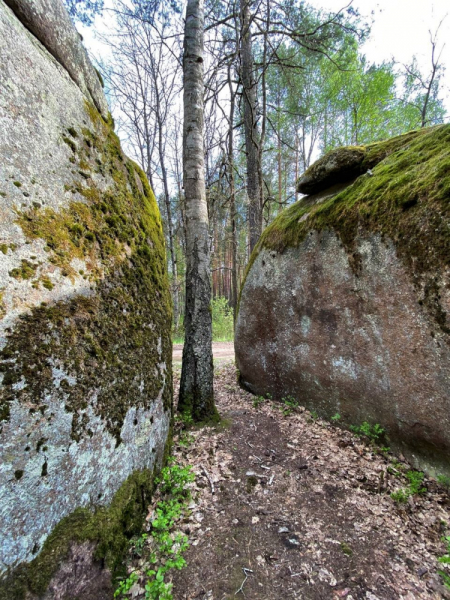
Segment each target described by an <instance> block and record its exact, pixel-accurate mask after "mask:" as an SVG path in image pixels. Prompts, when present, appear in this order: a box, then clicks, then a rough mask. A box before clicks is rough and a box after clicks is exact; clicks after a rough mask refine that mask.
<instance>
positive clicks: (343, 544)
mask: <svg viewBox="0 0 450 600" xmlns="http://www.w3.org/2000/svg"><path fill="white" fill-rule="evenodd" d="M341 550H342V552H343V553H344V554H345V555H346V556H352V554H353V550H352V549H351V548H350V546H349V545H348V544H347V543H346V542H341Z"/></svg>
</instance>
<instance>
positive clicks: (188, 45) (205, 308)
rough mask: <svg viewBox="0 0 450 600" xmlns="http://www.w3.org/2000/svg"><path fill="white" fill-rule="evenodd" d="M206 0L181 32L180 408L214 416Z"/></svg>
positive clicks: (194, 2)
mask: <svg viewBox="0 0 450 600" xmlns="http://www.w3.org/2000/svg"><path fill="white" fill-rule="evenodd" d="M203 28H204V0H188V4H187V11H186V24H185V35H184V56H183V75H184V96H183V102H184V124H183V183H184V190H185V201H186V309H185V317H184V323H185V340H184V348H183V364H182V370H181V382H180V396H179V401H178V410H179V411H180V412H182V413H186V412H187V413H189V414H190V415H191V416H192V418H193V419H194V420H195V421H205V420H210V419H215V418H217V412H216V409H215V406H214V394H213V358H212V322H211V309H210V304H211V281H210V280H211V265H210V251H209V239H208V209H207V204H206V191H205V164H204V151H203V129H204V114H203V110H204V109H203V93H204V92H203V87H204V84H203Z"/></svg>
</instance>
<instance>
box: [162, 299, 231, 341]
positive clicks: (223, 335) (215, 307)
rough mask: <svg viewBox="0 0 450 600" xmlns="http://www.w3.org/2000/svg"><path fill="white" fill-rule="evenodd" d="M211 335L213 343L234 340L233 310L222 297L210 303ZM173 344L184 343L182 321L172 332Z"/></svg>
mask: <svg viewBox="0 0 450 600" xmlns="http://www.w3.org/2000/svg"><path fill="white" fill-rule="evenodd" d="M211 316H212V335H213V341H214V342H232V341H233V339H234V322H233V309H232V308H231V307H230V305H229V304H228V300H227V299H226V298H224V297H219V298H214V300H212V301H211ZM172 339H173V343H174V344H182V343H183V342H184V325H183V319H182V318H181V319H180V322H179V324H178V327H174V328H173V330H172Z"/></svg>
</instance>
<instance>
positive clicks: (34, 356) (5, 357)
mask: <svg viewBox="0 0 450 600" xmlns="http://www.w3.org/2000/svg"><path fill="white" fill-rule="evenodd" d="M19 5H20V7H22V9H23V10H24V11H25V13H26V19H27V21H26V23H27V27H25V26H24V25H23V23H21V22H20V20H19V19H18V18H17V16H16V15H15V14H14V13H13V11H12V10H11V9H10V8H9V7H8V6H6V4H5V3H4V2H3V1H2V0H0V56H1V62H0V86H1V92H0V578H1V577H2V575H5V573H6V572H7V570H10V569H14V568H15V567H17V566H19V565H22V566H23V564H25V563H29V562H30V561H31V560H33V559H34V558H36V557H39V553H40V551H41V549H42V547H43V544H44V543H45V541H46V540H47V539H48V536H49V534H50V533H51V532H52V531H53V529H54V527H55V526H56V525H57V524H58V523H59V522H60V521H61V520H62V519H63V518H64V517H66V516H68V515H70V514H71V513H73V511H74V510H75V509H77V508H78V507H88V508H91V509H93V508H95V507H96V506H108V505H109V503H110V502H111V500H112V499H113V498H114V496H115V494H116V492H117V490H118V489H119V487H120V486H121V485H122V484H123V483H124V482H125V481H126V480H127V479H128V478H129V477H130V476H131V475H132V474H133V473H136V472H140V471H149V472H150V473H151V471H152V470H153V468H154V467H157V466H158V465H160V464H161V461H162V457H163V453H164V450H165V446H166V442H167V437H168V433H169V428H170V421H171V402H172V382H171V341H170V322H171V315H170V298H169V292H168V283H167V274H166V270H165V258H164V245H163V235H162V226H161V222H160V217H159V213H158V210H157V205H156V201H155V199H154V196H153V195H152V193H151V191H150V189H149V188H148V184H147V183H146V180H145V177H144V176H143V174H142V172H141V171H140V170H139V169H138V168H137V167H136V166H135V165H134V164H133V163H132V162H131V161H129V160H128V159H127V158H126V157H125V156H124V155H123V153H122V152H121V150H120V145H119V142H118V139H117V137H116V136H115V134H114V133H113V131H112V127H111V124H110V123H109V124H107V123H105V120H104V119H102V117H101V116H100V114H99V113H98V112H97V110H96V108H95V107H94V106H93V104H92V103H91V99H92V98H93V99H94V100H95V99H96V97H97V96H98V94H97V92H95V93H91V92H92V90H91V88H90V83H89V80H88V78H85V76H86V72H90V71H92V67H91V65H89V64H87V63H85V62H84V59H82V61H81V63H80V64H78V63H77V61H78V60H79V55H77V54H76V52H75V51H73V47H71V44H72V42H73V40H74V39H75V36H77V34H76V32H75V30H74V29H72V30H71V31H69V29H68V26H67V27H66V26H65V25H64V24H61V23H62V22H61V21H60V17H61V14H63V13H62V12H61V11H62V10H63V9H62V5H60V4H59V2H58V3H57V2H56V0H55V1H53V0H52V2H44V1H42V2H37V1H36V2H35V1H34V0H33V2H23V3H22V2H20V3H17V6H19ZM28 9H29V10H30V11H32V12H31V13H30V14H31V17H29V15H28V13H27V10H28ZM18 14H19V13H18ZM37 16H40V17H42V19H43V21H42V27H43V28H44V34H45V35H44V36H41V35H39V33H40V31H41V30H40V29H39V28H40V27H41V25H40V24H38V31H36V30H33V28H32V27H31V26H30V25H29V22H28V18H30V19H32V20H33V22H34V23H36V21H35V18H37ZM61 18H62V17H61ZM39 23H41V22H40V21H39ZM32 31H33V33H36V34H37V37H36V36H35V35H34V34H33V33H32ZM47 34H48V36H49V37H48V38H47V37H46V36H47ZM60 34H61V35H62V36H63V37H62V38H61V40H60V39H59V37H58V36H59V35H60ZM38 38H39V39H38ZM41 38H42V39H41ZM46 40H47V41H46ZM48 40H50V41H48ZM41 41H43V42H44V43H45V44H46V46H51V43H53V42H54V43H55V44H56V45H57V46H58V47H60V46H59V44H60V42H61V44H63V45H65V50H67V52H68V54H67V55H65V56H69V57H70V60H72V63H73V65H74V66H75V67H76V68H77V69H78V67H79V72H80V73H81V76H80V78H78V80H77V78H76V77H74V76H73V73H71V74H70V75H69V68H70V65H69V67H68V63H67V61H66V59H65V58H64V56H63V57H62V58H61V57H60V56H59V57H58V60H56V58H55V57H54V56H52V54H53V52H52V54H50V53H49V51H48V50H47V49H46V47H44V45H43V44H42V43H41ZM72 51H73V53H72ZM55 53H56V54H58V53H57V52H55ZM61 63H64V66H62V64H61ZM94 73H95V72H94ZM83 82H84V83H83ZM98 93H99V94H100V95H101V102H99V101H98V97H97V102H96V104H97V106H98V107H99V108H100V109H102V112H105V111H107V110H106V109H107V106H106V100H105V98H104V96H103V93H102V92H101V90H100V92H98ZM146 186H147V187H146ZM120 211H121V212H120ZM83 548H84V546H83V545H82V546H81V549H83ZM72 550H73V552H72V554H73V555H74V557H75V558H74V560H77V561H78V562H79V564H80V565H84V564H85V563H86V564H87V563H89V556H88V555H89V552H87V551H86V552H84V551H83V552H82V551H81V550H80V551H79V550H77V547H73V548H72ZM80 552H81V554H80ZM91 555H92V552H91ZM77 557H78V558H77ZM56 560H57V557H55V569H57V568H58V563H57V562H56ZM68 560H69V563H70V553H69V558H68ZM86 568H87V571H83V572H84V575H83V573H81V571H80V570H78V575H77V573H76V569H75V570H73V573H74V575H73V576H74V577H75V578H76V577H78V578H79V580H80V581H82V582H84V583H86V581H85V578H86V577H87V580H89V577H91V575H89V573H90V572H91V571H89V569H90V568H91V567H86ZM80 569H81V567H80ZM83 569H84V567H83ZM70 572H71V569H70V566H69V567H67V566H66V567H64V565H62V566H61V567H60V572H59V575H57V576H56V577H57V581H59V580H58V577H59V578H60V579H61V581H62V582H63V583H61V586H63V588H64V589H66V588H67V590H69V591H70V593H72V592H73V589H75V588H73V589H71V582H70V578H68V575H67V574H68V573H70ZM92 577H94V579H95V578H97V579H98V578H100V579H102V577H104V574H99V573H98V572H96V571H95V569H94V570H93V571H92ZM83 578H84V579H83ZM97 579H96V580H97ZM100 579H98V580H99V581H100ZM80 581H79V582H80ZM75 583H76V582H75ZM84 583H83V585H84ZM55 585H56V584H55ZM58 585H59V584H58ZM99 585H100V584H99ZM61 586H60V587H61ZM64 586H65V587H64ZM61 589H62V588H61ZM92 589H94V588H92ZM95 589H97V588H95ZM2 593H6V596H2ZM49 593H50V592H49ZM67 593H68V594H69V595H70V593H69V592H67ZM99 594H100V592H99ZM0 597H2V598H3V597H6V598H8V592H7V591H6V592H5V588H4V585H3V584H2V583H0ZM9 597H11V596H9ZM46 597H47V596H46ZM49 597H50V596H49ZM52 597H53V596H52ZM55 597H56V596H55ZM58 597H60V596H58ZM61 597H66V596H65V595H63V596H61ZM67 597H68V596H67ZM80 597H83V598H84V597H86V598H87V597H94V596H84V595H83V596H80ZM98 597H101V596H100V595H99V596H98Z"/></svg>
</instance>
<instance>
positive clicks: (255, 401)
mask: <svg viewBox="0 0 450 600" xmlns="http://www.w3.org/2000/svg"><path fill="white" fill-rule="evenodd" d="M265 401H266V399H265V398H264V396H255V397H254V398H253V408H259V407H260V406H261V404H263V403H264V402H265Z"/></svg>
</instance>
